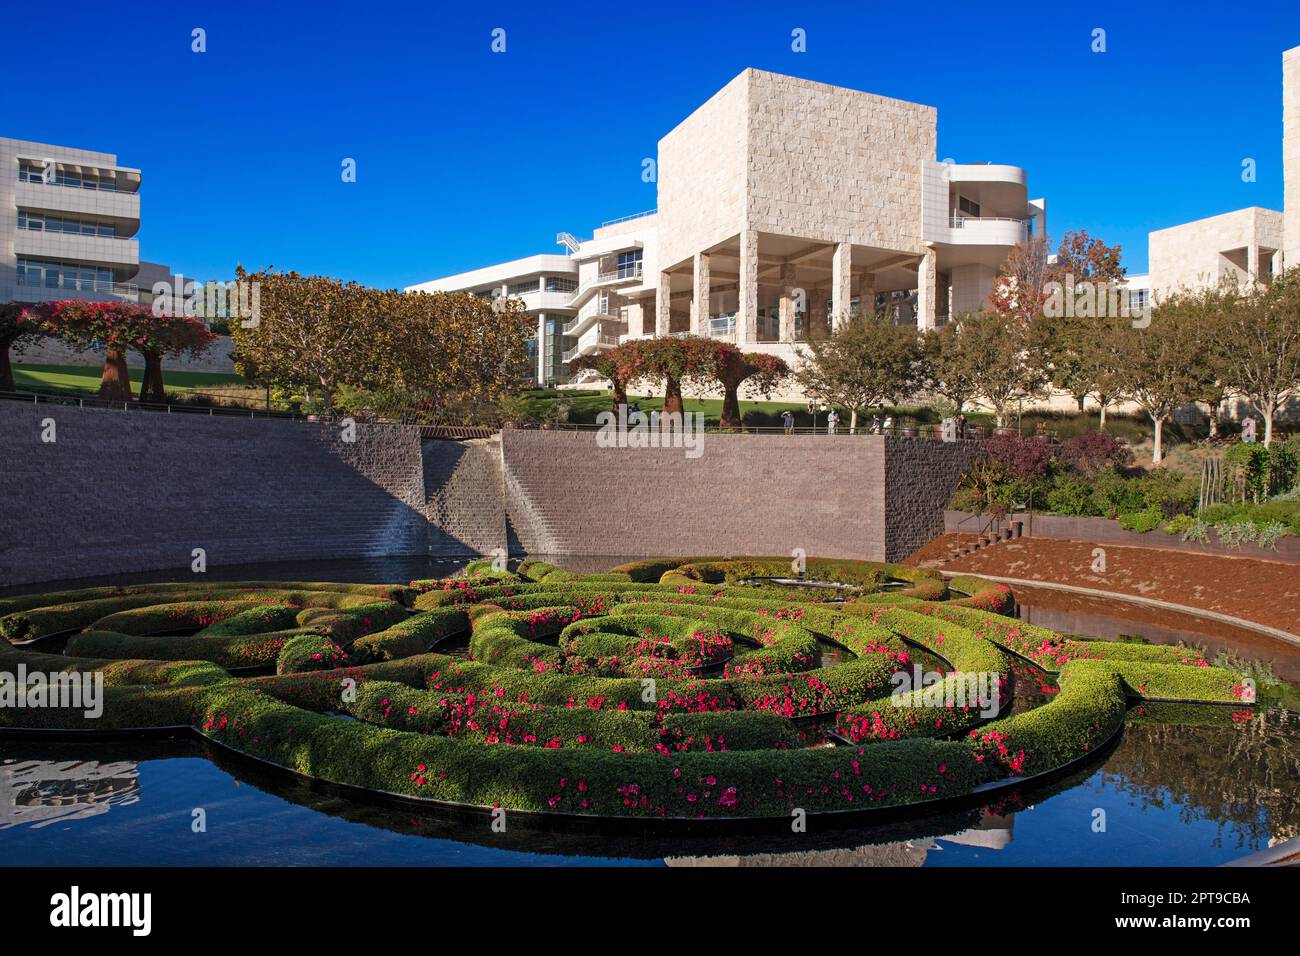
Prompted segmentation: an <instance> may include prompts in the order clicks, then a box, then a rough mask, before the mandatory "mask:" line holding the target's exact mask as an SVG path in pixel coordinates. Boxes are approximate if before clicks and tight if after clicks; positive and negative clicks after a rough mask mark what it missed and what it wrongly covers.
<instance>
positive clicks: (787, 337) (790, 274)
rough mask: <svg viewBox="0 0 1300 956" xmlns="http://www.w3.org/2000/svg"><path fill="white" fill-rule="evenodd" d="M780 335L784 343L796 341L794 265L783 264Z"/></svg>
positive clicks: (791, 263)
mask: <svg viewBox="0 0 1300 956" xmlns="http://www.w3.org/2000/svg"><path fill="white" fill-rule="evenodd" d="M780 281H781V305H780V334H779V335H778V336H777V338H779V339H780V340H781V341H782V342H793V341H794V263H793V262H783V263H781V280H780Z"/></svg>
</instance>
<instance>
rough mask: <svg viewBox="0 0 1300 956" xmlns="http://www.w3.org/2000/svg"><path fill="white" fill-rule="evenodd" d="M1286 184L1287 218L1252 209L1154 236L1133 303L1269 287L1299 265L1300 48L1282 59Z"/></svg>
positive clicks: (1133, 280) (1134, 280) (1134, 285)
mask: <svg viewBox="0 0 1300 956" xmlns="http://www.w3.org/2000/svg"><path fill="white" fill-rule="evenodd" d="M1282 180H1283V192H1284V195H1283V204H1284V208H1285V210H1286V211H1285V212H1279V211H1278V210H1276V209H1264V208H1262V207H1259V206H1248V207H1247V208H1245V209H1237V210H1234V211H1232V212H1225V213H1222V214H1220V215H1217V216H1209V217H1206V218H1204V219H1197V220H1195V221H1193V222H1185V223H1180V224H1178V225H1176V226H1170V227H1168V228H1166V229H1157V230H1156V231H1154V232H1152V233H1150V234H1149V235H1148V237H1147V251H1148V257H1147V258H1148V270H1149V272H1148V274H1145V275H1136V276H1130V277H1129V283H1128V284H1129V288H1130V289H1131V290H1133V295H1134V297H1135V298H1136V297H1139V296H1144V295H1147V294H1148V290H1149V294H1150V295H1151V296H1153V297H1154V300H1155V301H1156V302H1159V301H1160V299H1161V298H1163V297H1164V296H1166V295H1168V294H1169V293H1171V292H1175V291H1177V290H1179V289H1203V288H1207V287H1210V286H1214V285H1217V284H1218V283H1220V282H1222V281H1224V280H1225V279H1229V280H1231V279H1235V280H1236V281H1237V283H1238V285H1240V286H1246V285H1248V284H1251V283H1259V284H1262V285H1267V284H1268V283H1270V282H1272V281H1273V277H1274V276H1276V275H1279V274H1280V273H1281V272H1282V271H1283V269H1286V268H1289V267H1292V266H1297V265H1300V47H1295V48H1293V49H1290V50H1287V51H1286V52H1285V53H1283V54H1282Z"/></svg>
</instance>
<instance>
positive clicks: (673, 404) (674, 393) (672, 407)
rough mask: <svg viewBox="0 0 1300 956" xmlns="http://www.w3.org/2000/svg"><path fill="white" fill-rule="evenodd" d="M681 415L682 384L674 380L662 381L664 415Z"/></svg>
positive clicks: (666, 379)
mask: <svg viewBox="0 0 1300 956" xmlns="http://www.w3.org/2000/svg"><path fill="white" fill-rule="evenodd" d="M673 412H676V413H677V414H678V415H680V414H681V413H682V383H681V382H679V381H678V380H677V379H675V378H667V377H665V379H664V414H665V415H670V414H672V413H673Z"/></svg>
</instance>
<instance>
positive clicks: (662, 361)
mask: <svg viewBox="0 0 1300 956" xmlns="http://www.w3.org/2000/svg"><path fill="white" fill-rule="evenodd" d="M717 345H718V343H717V342H716V341H715V340H713V339H706V338H701V337H700V336H697V335H682V336H671V337H669V336H665V337H662V338H654V339H635V340H633V341H631V342H626V343H624V344H623V345H622V346H620V347H619V348H618V349H616V350H615V351H614V352H613V353H611V354H612V355H613V356H614V360H615V362H616V363H617V365H618V370H619V374H620V376H621V377H622V379H623V381H624V383H625V385H629V386H630V385H632V384H634V383H636V382H640V381H646V382H649V381H662V382H663V383H664V411H665V412H666V413H669V414H671V413H673V412H676V413H678V414H680V413H681V412H682V386H683V385H693V386H696V387H707V386H709V385H710V384H713V382H714V381H715V379H714V370H715V368H716V352H715V349H716V348H717Z"/></svg>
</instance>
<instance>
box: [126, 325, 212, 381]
mask: <svg viewBox="0 0 1300 956" xmlns="http://www.w3.org/2000/svg"><path fill="white" fill-rule="evenodd" d="M145 311H146V312H147V313H148V314H147V315H142V316H141V317H140V325H141V330H140V334H139V335H138V336H137V337H136V339H135V340H134V341H133V342H132V343H131V347H132V348H134V349H135V350H136V351H138V352H139V353H140V354H141V355H143V356H144V378H143V380H142V381H141V383H140V401H142V402H163V401H166V398H167V396H166V393H165V392H164V390H163V372H162V360H163V356H164V355H172V356H179V355H190V356H198V355H199V354H200V353H202V352H203V350H204V349H206V348H207V347H208V346H209V345H211V344H212V343H213V342H215V341H216V339H217V337H216V336H215V335H213V334H212V332H210V331H209V330H208V327H207V325H206V324H205V323H203V322H202V321H200V320H199V319H196V318H190V317H187V316H184V315H154V314H153V312H152V311H149V310H147V309H146V310H145Z"/></svg>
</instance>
